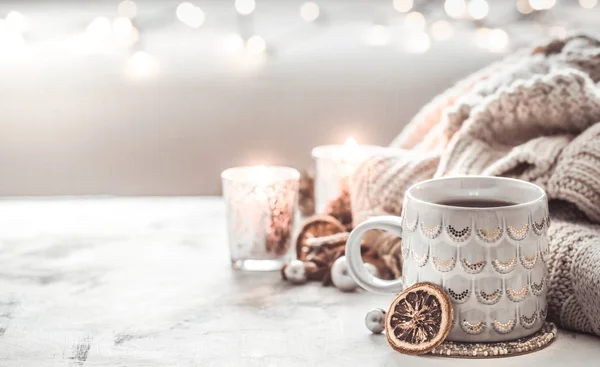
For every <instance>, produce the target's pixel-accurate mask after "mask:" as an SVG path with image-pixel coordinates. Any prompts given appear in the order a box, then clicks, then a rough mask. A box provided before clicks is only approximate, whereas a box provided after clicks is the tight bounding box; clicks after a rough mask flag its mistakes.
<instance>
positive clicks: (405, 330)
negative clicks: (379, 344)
mask: <svg viewBox="0 0 600 367" xmlns="http://www.w3.org/2000/svg"><path fill="white" fill-rule="evenodd" d="M452 318H453V310H452V303H451V302H450V297H448V295H447V294H446V292H444V290H442V289H441V288H440V287H438V286H436V285H434V284H431V283H417V284H415V285H413V286H412V287H409V288H407V289H405V290H404V291H403V292H402V293H400V294H399V295H398V296H397V297H396V299H394V301H393V302H392V304H391V305H390V309H389V310H388V312H387V316H386V320H385V334H386V336H387V340H388V342H389V343H390V345H391V346H392V348H394V349H395V350H396V351H398V352H400V353H404V354H425V353H428V352H430V351H432V350H433V349H434V348H435V347H437V346H438V345H440V344H441V343H442V342H443V341H444V339H446V337H447V336H448V333H449V332H450V329H451V328H452Z"/></svg>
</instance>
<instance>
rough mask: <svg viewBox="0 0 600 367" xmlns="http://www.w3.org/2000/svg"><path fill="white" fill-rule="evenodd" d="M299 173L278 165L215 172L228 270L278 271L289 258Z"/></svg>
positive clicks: (235, 168)
mask: <svg viewBox="0 0 600 367" xmlns="http://www.w3.org/2000/svg"><path fill="white" fill-rule="evenodd" d="M299 178H300V173H299V172H298V171H297V170H295V169H293V168H290V167H280V166H246V167H234V168H229V169H227V170H225V171H223V172H222V173H221V179H222V181H223V197H224V199H225V205H226V210H227V229H228V233H229V250H230V254H231V266H232V267H233V268H234V269H241V270H255V271H268V270H280V269H281V267H282V266H283V265H284V264H285V263H286V262H287V261H288V260H289V256H290V247H291V244H292V236H293V231H294V219H295V216H296V209H297V203H298V186H299Z"/></svg>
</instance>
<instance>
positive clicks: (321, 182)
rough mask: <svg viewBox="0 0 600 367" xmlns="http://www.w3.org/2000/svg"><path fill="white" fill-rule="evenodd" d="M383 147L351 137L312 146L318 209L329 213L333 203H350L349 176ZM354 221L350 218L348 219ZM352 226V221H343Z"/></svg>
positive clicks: (343, 204) (320, 211)
mask: <svg viewBox="0 0 600 367" xmlns="http://www.w3.org/2000/svg"><path fill="white" fill-rule="evenodd" d="M377 149H381V147H378V146H375V145H359V144H358V143H357V142H356V140H355V139H354V138H353V137H348V138H347V139H346V142H345V143H344V144H343V145H322V146H318V147H315V148H314V149H313V150H312V156H313V158H314V159H315V164H316V179H315V210H316V212H317V213H319V214H321V213H328V212H330V211H331V210H332V206H340V205H341V206H347V207H348V210H349V206H350V201H349V200H350V192H349V190H350V187H349V178H350V176H351V175H352V174H353V173H354V170H355V169H356V167H357V166H358V164H360V162H361V161H362V160H363V159H364V158H365V157H366V156H368V155H369V154H370V153H373V152H374V151H376V150H377ZM349 220H350V221H351V218H350V219H349ZM343 224H345V225H347V226H350V225H351V223H343Z"/></svg>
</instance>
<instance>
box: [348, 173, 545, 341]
mask: <svg viewBox="0 0 600 367" xmlns="http://www.w3.org/2000/svg"><path fill="white" fill-rule="evenodd" d="M457 200H460V201H481V200H487V201H504V202H510V203H513V205H507V206H499V207H465V206H452V205H450V204H446V205H441V204H439V203H440V202H448V201H457ZM549 224H550V218H549V216H548V202H547V199H546V193H545V192H544V190H543V189H541V188H540V187H538V186H536V185H534V184H531V183H529V182H525V181H521V180H515V179H510V178H500V177H483V176H466V177H451V178H441V179H432V180H427V181H423V182H420V183H417V184H416V185H413V186H412V187H410V188H409V189H408V190H407V191H406V193H405V195H404V202H403V210H402V217H396V216H380V217H374V218H371V219H368V220H366V221H365V222H363V223H361V224H359V225H358V226H357V227H356V228H355V229H354V230H353V231H352V233H351V234H350V237H349V238H348V242H347V244H346V257H347V260H348V265H349V269H350V273H351V274H352V276H353V277H354V279H355V280H356V282H357V283H358V284H359V285H360V286H362V287H363V288H365V289H367V290H369V291H372V292H384V293H388V292H389V293H398V292H401V291H402V289H403V288H404V287H408V286H410V285H412V284H414V283H417V282H430V283H434V284H437V285H439V286H441V287H442V288H444V289H445V290H446V292H447V293H448V294H449V296H450V298H451V299H452V304H453V307H454V315H455V316H454V321H453V327H452V330H451V332H450V334H449V336H448V338H447V339H448V340H453V341H471V342H474V341H477V342H493V341H504V340H511V339H516V338H520V337H523V336H527V335H530V334H533V333H534V332H536V331H538V330H539V329H540V328H541V327H542V325H543V323H544V320H545V318H546V314H547V304H546V293H547V273H548V270H547V267H546V261H547V258H548V257H547V256H548V239H547V234H546V232H547V228H548V225H549ZM371 229H382V230H385V231H389V232H392V233H394V234H396V235H398V236H399V237H401V238H402V257H403V266H402V278H401V279H396V280H382V279H379V278H376V277H375V276H373V275H372V274H371V273H370V272H368V271H367V270H366V269H365V267H364V266H363V263H362V258H361V253H360V244H361V241H362V237H363V236H364V234H365V233H366V232H367V231H369V230H371Z"/></svg>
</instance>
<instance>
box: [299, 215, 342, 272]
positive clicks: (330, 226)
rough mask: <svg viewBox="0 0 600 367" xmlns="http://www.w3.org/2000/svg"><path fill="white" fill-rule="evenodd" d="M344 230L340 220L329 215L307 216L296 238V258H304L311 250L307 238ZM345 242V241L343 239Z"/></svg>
mask: <svg viewBox="0 0 600 367" xmlns="http://www.w3.org/2000/svg"><path fill="white" fill-rule="evenodd" d="M341 232H346V227H344V225H343V224H342V223H340V221H338V220H337V219H335V218H334V217H332V216H329V215H316V216H314V217H311V218H308V219H307V220H306V222H304V225H302V228H301V229H300V232H299V233H298V238H297V239H296V256H297V259H298V260H303V261H304V260H306V259H307V256H308V254H309V253H310V252H311V251H312V250H313V249H312V247H311V246H310V244H309V243H307V240H308V239H310V238H315V237H324V236H329V235H332V234H336V233H341ZM344 242H345V241H344Z"/></svg>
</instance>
